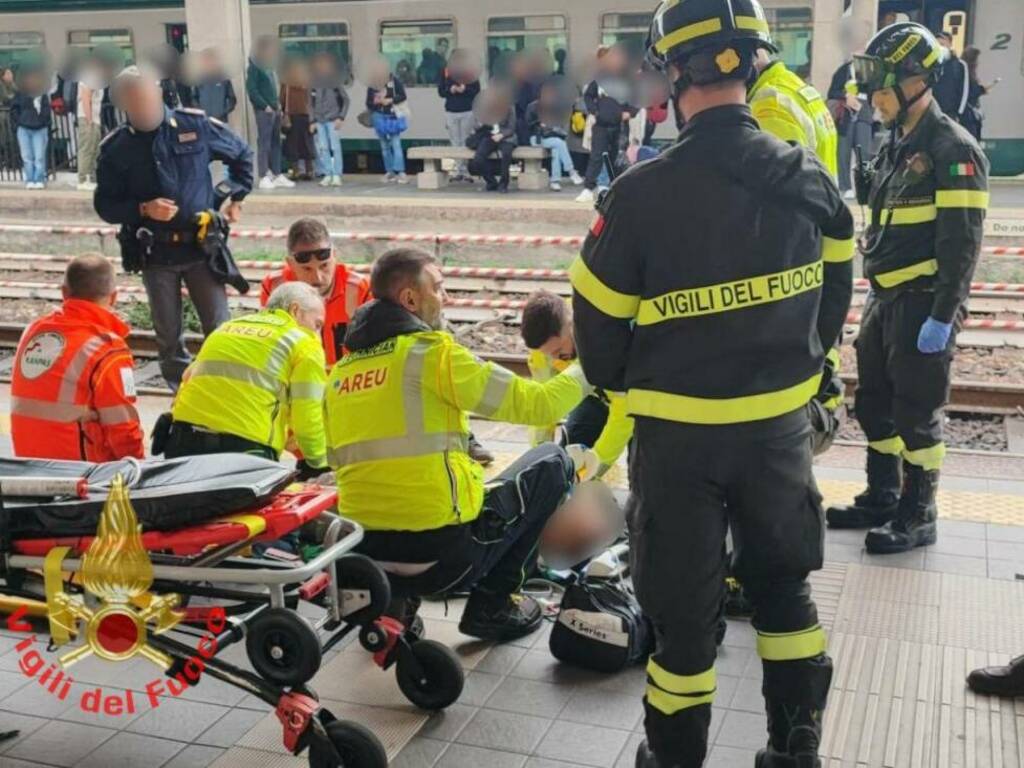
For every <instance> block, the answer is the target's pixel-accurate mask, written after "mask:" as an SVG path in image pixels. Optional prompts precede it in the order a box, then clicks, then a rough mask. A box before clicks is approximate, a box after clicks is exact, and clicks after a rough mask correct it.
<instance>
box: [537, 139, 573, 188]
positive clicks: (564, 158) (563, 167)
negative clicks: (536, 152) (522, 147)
mask: <svg viewBox="0 0 1024 768" xmlns="http://www.w3.org/2000/svg"><path fill="white" fill-rule="evenodd" d="M530 143H531V144H533V146H535V147H536V146H538V145H540V146H542V147H544V149H550V150H551V181H561V180H562V174H563V173H564V172H565V171H569V172H570V173H572V171H573V170H575V169H574V168H573V164H572V155H570V154H569V145H568V144H566V143H565V139H563V138H560V137H558V136H548V137H547V138H541V137H540V136H531V137H530Z"/></svg>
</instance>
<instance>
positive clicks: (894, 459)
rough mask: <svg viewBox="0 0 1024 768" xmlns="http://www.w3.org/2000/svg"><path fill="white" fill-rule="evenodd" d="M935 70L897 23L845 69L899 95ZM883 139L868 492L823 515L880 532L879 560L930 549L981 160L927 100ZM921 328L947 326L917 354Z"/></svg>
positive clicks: (866, 380)
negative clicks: (908, 123) (938, 344)
mask: <svg viewBox="0 0 1024 768" xmlns="http://www.w3.org/2000/svg"><path fill="white" fill-rule="evenodd" d="M890 49H891V50H890ZM896 51H900V52H902V55H898V54H897V53H895V52H896ZM865 61H866V62H868V64H867V65H865V64H863V63H862V62H865ZM880 61H885V62H888V64H887V65H883V66H882V68H881V69H880V70H879V72H880V75H879V76H880V77H883V76H884V77H888V78H889V79H887V80H879V81H877V82H873V83H865V82H864V79H863V76H865V72H864V67H865V66H868V67H869V68H870V66H873V65H874V63H875V62H880ZM940 61H941V54H940V49H939V47H938V44H937V43H936V42H935V40H934V39H933V38H932V37H931V34H930V33H929V32H928V31H927V30H926V29H925V28H924V27H921V26H920V25H917V24H896V25H892V26H891V27H888V28H886V29H883V30H882V31H880V32H879V33H878V35H876V37H875V39H873V40H872V42H871V43H870V44H869V46H868V48H867V54H866V55H865V56H864V57H860V56H858V57H855V58H854V67H855V69H858V68H859V69H860V72H861V74H859V75H858V81H859V82H860V83H861V86H862V90H864V91H870V90H873V89H877V88H879V87H894V86H895V87H896V88H897V89H898V88H899V82H900V81H901V80H902V79H904V78H905V77H908V76H911V75H913V74H924V75H927V76H934V75H933V73H934V70H935V68H936V67H938V66H939V65H940ZM898 66H906V67H910V69H898ZM885 83H888V84H887V85H886V84H885ZM901 98H905V97H903V96H902V95H901ZM903 109H904V111H905V109H906V107H904V108H903ZM902 120H903V117H902V114H901V117H900V118H898V120H897V122H899V123H902ZM893 130H894V132H895V133H896V134H897V136H898V138H896V139H895V140H894V141H893V142H891V143H890V144H889V145H888V146H887V147H886V148H884V149H883V151H882V152H881V153H880V154H879V156H878V158H877V159H876V161H875V163H876V165H875V168H874V171H873V183H872V184H871V187H870V192H869V196H868V199H867V204H868V207H869V209H870V220H869V222H868V226H867V231H866V233H865V236H864V238H863V239H862V241H861V250H862V253H863V256H864V274H865V276H866V277H867V278H868V279H869V280H870V281H871V291H872V293H871V295H870V296H869V299H868V301H867V304H866V305H865V307H864V313H863V316H862V318H861V326H860V333H859V335H858V337H857V341H856V348H857V372H858V387H857V393H856V413H857V420H858V421H859V422H860V425H861V427H862V428H863V430H864V433H865V435H866V436H867V439H868V455H867V470H868V489H867V490H866V491H865V492H864V493H863V494H861V495H860V496H858V497H857V499H856V500H855V502H854V504H853V505H850V506H849V507H837V508H832V509H830V510H829V523H830V524H831V525H833V526H839V527H846V526H849V527H855V526H861V525H865V524H866V525H870V524H874V525H879V526H881V525H882V524H883V523H885V525H884V526H883V527H882V528H879V529H876V530H873V531H871V532H870V533H869V534H868V536H867V547H868V549H869V551H873V552H878V553H886V552H896V551H904V550H906V549H909V548H912V547H914V546H920V545H923V544H930V543H934V541H935V535H936V531H935V517H936V508H935V492H936V489H937V485H938V470H939V467H940V466H941V464H942V459H943V456H944V454H945V445H944V443H943V441H942V408H943V406H944V405H945V403H946V400H947V398H948V395H949V386H950V365H951V363H952V358H953V353H954V351H955V349H956V329H957V327H958V326H959V325H960V324H961V322H962V320H963V318H964V317H965V316H966V307H965V305H966V301H967V298H968V294H969V293H970V285H971V278H972V276H973V274H974V268H975V266H976V264H977V260H978V255H979V253H980V250H981V242H982V238H983V237H984V219H985V212H986V209H987V207H988V198H989V196H988V191H987V190H988V184H987V177H988V161H987V160H986V158H985V156H984V154H983V153H982V151H981V149H980V148H979V147H978V145H977V143H976V142H975V141H974V139H973V138H972V137H971V136H970V134H968V133H967V131H966V130H964V129H963V128H962V127H961V126H959V125H958V124H957V123H956V122H954V121H953V120H952V119H951V118H950V117H948V116H946V115H944V114H943V113H942V111H941V110H940V109H939V106H938V104H937V103H936V102H935V101H934V100H932V101H931V102H930V103H929V105H928V107H927V109H925V111H924V112H923V114H922V115H921V117H920V119H919V121H918V122H917V124H916V125H915V126H914V127H913V130H911V131H910V133H908V134H905V135H903V134H902V131H901V130H900V128H899V127H898V126H897V127H894V128H893ZM926 325H931V326H933V327H936V326H939V325H941V326H945V327H946V329H947V331H946V332H947V333H948V337H947V340H946V342H945V344H944V345H943V346H942V348H940V349H938V350H936V351H933V352H925V351H922V349H921V341H920V340H919V336H920V335H921V334H922V329H923V328H924V327H925V326H926ZM950 326H951V330H950ZM901 459H902V461H901ZM901 464H902V470H903V475H904V476H903V478H902V488H901V478H900V471H901ZM887 520H889V521H890V522H888V523H886V521H887Z"/></svg>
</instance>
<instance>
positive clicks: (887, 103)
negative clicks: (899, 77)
mask: <svg viewBox="0 0 1024 768" xmlns="http://www.w3.org/2000/svg"><path fill="white" fill-rule="evenodd" d="M924 87H925V86H924V83H923V82H922V81H921V80H920V79H916V80H908V81H906V82H903V83H900V84H899V85H897V86H896V88H901V89H903V95H904V98H905V99H906V100H907V101H909V100H910V99H912V98H914V97H915V96H916V95H917V94H919V93H920V92H921V91H922V90H924ZM896 88H882V89H881V90H878V91H875V92H874V93H872V94H871V106H873V107H874V108H875V109H877V110H878V113H879V114H880V115H881V116H882V122H883V123H885V124H886V125H892V124H893V123H895V122H896V119H897V117H899V114H900V101H899V98H898V97H897V95H896ZM926 104H927V99H921V100H920V101H918V102H916V104H915V106H917V105H921V107H923V106H924V105H926Z"/></svg>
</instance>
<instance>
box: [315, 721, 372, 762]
mask: <svg viewBox="0 0 1024 768" xmlns="http://www.w3.org/2000/svg"><path fill="white" fill-rule="evenodd" d="M325 730H326V731H327V738H329V739H330V740H331V746H333V747H334V749H335V750H336V751H337V753H338V756H339V757H341V762H340V763H339V762H338V761H337V760H335V759H334V758H333V757H332V756H331V755H330V754H327V750H326V749H325V748H324V745H323V744H321V743H320V742H319V741H314V742H313V743H312V744H311V745H310V747H309V766H310V768H387V765H388V754H387V752H385V751H384V746H383V745H382V744H381V743H380V739H378V738H377V737H376V736H374V735H373V732H372V731H370V730H369V729H368V728H365V727H363V726H361V725H359V724H358V723H352V722H349V721H347V720H335V721H334V722H331V723H328V724H327V725H326V727H325Z"/></svg>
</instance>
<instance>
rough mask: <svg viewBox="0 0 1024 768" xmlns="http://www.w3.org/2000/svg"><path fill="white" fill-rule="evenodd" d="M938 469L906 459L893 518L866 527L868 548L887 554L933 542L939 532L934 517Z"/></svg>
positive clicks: (874, 552) (872, 551)
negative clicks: (883, 523) (878, 525)
mask: <svg viewBox="0 0 1024 768" xmlns="http://www.w3.org/2000/svg"><path fill="white" fill-rule="evenodd" d="M938 488H939V470H937V469H924V468H923V467H918V466H916V465H914V464H910V463H908V464H907V465H906V467H905V469H904V477H903V495H902V496H901V497H900V503H899V510H898V511H897V512H896V517H895V519H893V520H891V521H889V522H887V523H886V524H885V525H883V526H881V527H880V528H874V529H872V530H870V531H868V535H867V537H866V538H865V539H864V544H865V546H866V547H867V550H868V552H871V553H872V554H876V555H889V554H894V553H897V552H908V551H910V550H911V549H914V548H915V547H924V546H927V545H929V544H934V543H935V541H936V538H937V536H938V534H937V530H936V524H935V520H936V518H937V517H938V509H936V507H935V492H936V491H937V490H938Z"/></svg>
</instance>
